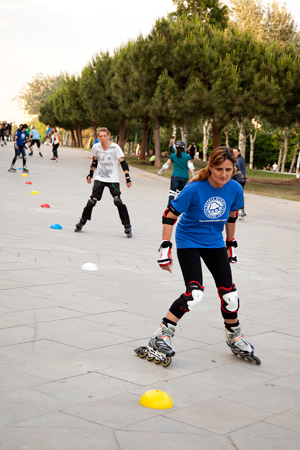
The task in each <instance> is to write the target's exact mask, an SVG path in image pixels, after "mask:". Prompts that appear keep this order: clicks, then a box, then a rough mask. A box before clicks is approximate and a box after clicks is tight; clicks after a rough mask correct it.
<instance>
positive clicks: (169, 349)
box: [149, 248, 204, 356]
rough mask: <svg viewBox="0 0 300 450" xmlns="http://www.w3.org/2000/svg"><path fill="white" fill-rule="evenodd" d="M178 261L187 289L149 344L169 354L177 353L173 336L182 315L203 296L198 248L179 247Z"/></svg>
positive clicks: (173, 305)
mask: <svg viewBox="0 0 300 450" xmlns="http://www.w3.org/2000/svg"><path fill="white" fill-rule="evenodd" d="M177 255H178V261H179V264H180V267H181V271H182V274H183V278H184V282H185V285H186V291H185V292H184V293H183V294H182V295H181V296H180V297H179V298H178V299H176V300H175V301H174V302H173V304H172V305H171V307H170V309H169V311H168V312H167V314H166V316H165V317H164V318H163V320H162V323H161V325H160V327H159V328H158V329H157V330H156V332H155V333H154V335H153V336H152V337H151V338H150V341H149V345H150V346H151V347H153V348H155V349H156V350H158V351H161V352H162V353H165V354H167V355H169V356H173V355H174V354H175V350H174V348H173V346H172V341H171V338H172V337H173V336H174V332H175V326H176V324H177V322H178V321H179V320H180V319H181V317H182V316H183V315H184V314H185V313H186V312H188V311H191V310H192V309H193V308H195V307H196V306H197V305H199V303H200V302H201V300H202V298H203V289H204V288H203V287H202V268H201V261H200V256H199V251H198V249H194V248H186V249H177Z"/></svg>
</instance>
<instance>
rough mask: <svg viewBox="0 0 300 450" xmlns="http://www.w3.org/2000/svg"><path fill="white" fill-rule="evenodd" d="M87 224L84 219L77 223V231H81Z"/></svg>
mask: <svg viewBox="0 0 300 450" xmlns="http://www.w3.org/2000/svg"><path fill="white" fill-rule="evenodd" d="M85 224H86V222H84V221H83V220H80V221H79V222H78V223H76V225H75V230H74V231H75V233H76V232H77V231H81V230H82V228H83V227H84V225H85Z"/></svg>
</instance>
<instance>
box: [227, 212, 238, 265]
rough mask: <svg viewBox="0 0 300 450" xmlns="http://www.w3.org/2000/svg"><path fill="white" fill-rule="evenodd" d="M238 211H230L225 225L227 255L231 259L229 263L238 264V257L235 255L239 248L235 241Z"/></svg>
mask: <svg viewBox="0 0 300 450" xmlns="http://www.w3.org/2000/svg"><path fill="white" fill-rule="evenodd" d="M237 215H238V212H237V211H230V212H229V218H228V221H227V223H226V225H225V230H226V249H227V254H228V258H229V262H231V263H236V262H237V256H236V254H235V251H234V249H235V248H236V247H237V242H236V240H235V237H234V234H235V222H236V220H237Z"/></svg>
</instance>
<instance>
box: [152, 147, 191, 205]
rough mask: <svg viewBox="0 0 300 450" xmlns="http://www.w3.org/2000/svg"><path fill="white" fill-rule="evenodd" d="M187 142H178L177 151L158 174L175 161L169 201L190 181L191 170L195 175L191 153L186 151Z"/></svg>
mask: <svg viewBox="0 0 300 450" xmlns="http://www.w3.org/2000/svg"><path fill="white" fill-rule="evenodd" d="M184 149H185V144H184V142H183V141H178V142H176V153H172V154H171V155H169V159H168V161H167V162H166V163H165V164H164V165H163V166H162V168H161V169H160V171H159V172H158V175H161V174H162V173H163V171H164V170H167V169H168V168H169V167H170V164H171V163H173V165H174V169H173V172H172V176H171V186H170V191H169V202H168V205H169V204H170V202H171V201H172V200H173V199H174V198H175V195H176V194H179V193H180V192H181V191H182V189H183V188H184V186H185V185H186V183H187V182H188V181H189V170H190V171H191V173H192V176H194V169H195V167H194V164H193V163H192V161H191V159H192V158H191V157H190V155H187V154H186V153H185V151H184Z"/></svg>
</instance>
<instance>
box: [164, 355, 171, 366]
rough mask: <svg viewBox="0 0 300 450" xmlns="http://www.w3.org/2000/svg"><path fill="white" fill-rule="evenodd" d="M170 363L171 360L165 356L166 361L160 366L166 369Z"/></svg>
mask: <svg viewBox="0 0 300 450" xmlns="http://www.w3.org/2000/svg"><path fill="white" fill-rule="evenodd" d="M171 362H172V358H171V357H170V356H167V357H166V361H162V365H163V366H164V367H167V366H169V365H170V364H171Z"/></svg>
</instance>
